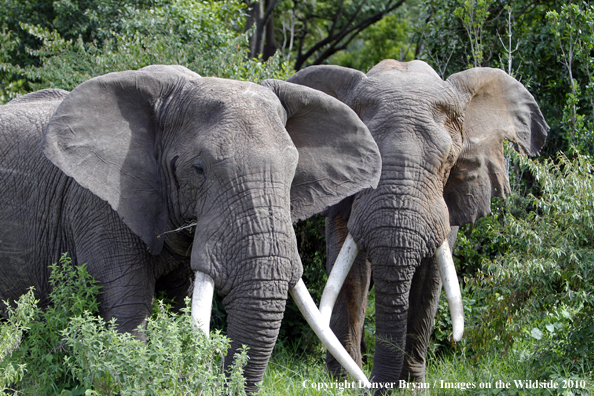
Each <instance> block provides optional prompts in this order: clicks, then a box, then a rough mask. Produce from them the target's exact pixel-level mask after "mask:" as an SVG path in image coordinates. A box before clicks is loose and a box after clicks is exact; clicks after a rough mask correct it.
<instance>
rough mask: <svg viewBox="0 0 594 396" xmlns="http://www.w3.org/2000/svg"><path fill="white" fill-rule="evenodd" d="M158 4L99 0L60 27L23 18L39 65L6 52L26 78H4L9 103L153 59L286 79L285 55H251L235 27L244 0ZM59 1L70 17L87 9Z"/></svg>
mask: <svg viewBox="0 0 594 396" xmlns="http://www.w3.org/2000/svg"><path fill="white" fill-rule="evenodd" d="M154 3H155V4H153V5H151V6H150V7H147V8H134V7H133V6H132V5H130V4H128V3H122V4H120V5H119V6H118V3H116V2H107V3H104V2H97V3H95V2H93V3H92V5H93V7H91V6H90V5H88V4H87V5H86V6H85V7H89V8H85V9H86V11H85V12H84V13H83V14H84V15H83V17H81V18H82V19H80V20H76V19H75V20H71V19H69V18H67V17H64V21H70V22H71V25H68V26H66V22H64V24H61V25H60V24H58V22H59V21H60V20H61V19H59V18H58V19H55V20H54V22H55V23H56V25H51V26H49V27H48V26H44V25H41V24H33V23H26V22H25V23H21V24H20V25H19V29H20V31H22V32H25V33H26V37H27V38H34V39H35V40H34V42H35V43H36V45H35V46H27V47H26V53H27V54H28V56H29V58H30V59H33V60H35V62H33V63H26V62H25V63H23V62H20V63H19V62H14V60H13V62H10V61H9V60H10V59H8V60H6V59H5V58H7V56H4V57H3V58H2V59H0V61H3V63H2V64H1V65H0V66H1V70H4V72H5V74H10V75H12V76H18V79H17V81H20V85H18V86H17V87H16V88H15V87H14V86H12V85H7V84H6V83H5V86H4V87H3V90H4V91H5V100H6V99H8V98H9V97H12V96H14V95H15V94H16V93H23V91H25V90H26V91H33V90H37V89H42V88H47V87H59V88H63V89H72V88H74V87H75V86H77V85H78V84H80V83H82V82H84V81H86V80H88V79H90V78H92V77H95V76H98V75H102V74H106V73H109V72H113V71H121V70H130V69H139V68H142V67H144V66H147V65H151V64H179V65H183V66H186V67H188V68H189V69H191V70H194V71H196V72H197V73H199V74H201V75H204V76H212V77H226V78H234V79H239V80H249V81H254V82H259V81H261V80H263V79H266V78H282V79H284V78H286V77H288V71H287V67H286V66H285V65H284V64H282V63H281V62H280V60H279V57H273V58H272V59H271V60H269V61H268V62H265V63H261V62H258V61H256V60H248V58H247V49H246V45H247V34H240V33H238V32H237V30H236V29H237V28H241V24H242V18H243V8H244V5H243V3H242V2H241V1H239V0H224V1H217V2H214V1H190V0H167V1H155V2H154ZM58 4H59V5H60V6H59V7H57V8H56V10H57V11H56V12H58V11H59V12H62V13H65V14H64V15H70V13H75V14H76V13H77V12H78V11H76V10H79V9H81V7H82V3H74V2H66V1H62V2H57V3H56V6H57V5H58ZM69 7H70V8H69ZM73 7H74V8H73ZM77 7H78V8H77ZM118 7H119V8H118ZM67 10H71V11H67ZM72 10H74V11H72ZM60 15H62V14H60ZM25 21H26V20H25ZM3 32H4V33H3V35H2V36H0V39H2V40H10V39H11V37H13V36H14V34H13V33H11V31H3ZM85 32H86V33H85ZM75 33H76V34H75ZM83 33H84V34H83ZM4 52H7V51H3V52H2V53H4ZM2 53H0V55H1V54H2ZM7 80H10V79H7ZM13 80H14V79H13ZM23 81H24V82H25V83H26V84H24V85H23ZM13 88H15V89H17V91H15V90H14V89H13Z"/></svg>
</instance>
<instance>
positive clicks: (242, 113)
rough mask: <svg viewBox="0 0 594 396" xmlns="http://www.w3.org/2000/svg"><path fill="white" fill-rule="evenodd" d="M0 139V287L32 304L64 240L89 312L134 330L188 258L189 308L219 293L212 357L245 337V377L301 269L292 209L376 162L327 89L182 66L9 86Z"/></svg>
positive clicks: (316, 207)
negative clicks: (224, 338)
mask: <svg viewBox="0 0 594 396" xmlns="http://www.w3.org/2000/svg"><path fill="white" fill-rule="evenodd" d="M0 139H1V140H0V201H1V207H2V210H0V271H1V272H0V298H1V300H6V299H15V298H17V297H18V296H19V295H21V294H22V293H24V292H25V291H26V290H27V288H28V287H30V286H34V287H35V288H36V291H37V297H38V298H41V299H42V302H44V303H46V304H47V294H48V287H49V286H48V276H49V274H48V265H49V264H51V263H52V262H56V261H57V260H58V258H59V257H60V254H61V253H62V252H69V254H70V255H71V256H72V257H73V259H74V261H75V263H77V264H82V263H88V270H89V272H90V274H91V275H92V276H94V277H95V279H97V280H98V281H100V284H101V285H102V294H101V295H100V296H99V299H100V313H101V315H102V316H103V317H104V318H106V319H110V318H117V324H118V326H119V330H121V331H133V330H134V329H136V328H137V326H139V325H142V324H143V323H144V321H145V319H146V318H147V317H148V315H150V312H151V307H152V301H153V296H154V294H155V292H157V291H165V292H166V293H167V294H168V295H169V297H176V298H177V301H178V302H180V301H182V300H183V297H184V296H185V295H187V294H188V292H189V291H190V292H191V290H192V282H193V277H194V273H195V274H196V281H195V282H194V283H195V285H194V296H193V299H194V300H195V301H196V304H197V306H198V308H196V309H195V307H194V306H193V307H192V311H193V315H194V311H195V310H198V311H200V309H201V308H200V306H203V307H206V311H207V312H206V315H204V312H202V313H200V312H198V313H197V314H196V316H195V317H197V318H205V317H206V319H205V320H206V321H207V322H208V317H209V315H210V301H208V302H207V303H205V302H204V301H203V300H204V299H203V296H204V292H203V291H204V290H205V289H208V287H209V284H210V286H214V288H216V290H218V293H219V294H220V295H221V296H224V300H223V302H224V304H225V306H226V310H227V312H228V336H229V337H230V338H231V340H232V347H231V350H230V352H229V354H228V356H227V362H226V364H229V360H230V359H231V357H232V356H233V353H234V351H235V350H236V349H237V348H238V347H240V346H241V345H242V344H246V345H247V346H248V347H249V348H250V349H249V352H248V354H249V357H250V360H249V363H248V364H247V366H246V368H245V376H246V379H247V390H248V391H254V390H256V389H257V387H256V386H255V383H257V382H258V381H260V380H262V377H263V374H264V371H265V368H266V365H267V363H268V360H269V358H270V354H271V352H272V348H273V346H274V343H275V341H276V337H277V334H278V330H279V327H280V324H281V320H282V317H283V312H284V309H285V302H286V299H287V295H288V292H289V291H290V290H291V289H292V288H293V287H294V286H295V285H296V284H299V282H301V281H300V277H301V274H302V264H301V261H300V258H299V255H298V252H297V245H296V239H295V234H294V231H293V228H292V222H294V221H296V220H298V219H304V218H307V217H309V216H311V215H313V214H315V213H317V212H320V211H322V210H324V209H325V208H326V207H328V206H330V205H333V204H336V203H337V202H339V201H340V200H342V199H343V198H345V197H347V196H349V195H351V194H354V193H355V192H357V191H359V190H361V189H363V188H368V187H374V186H376V185H377V182H378V180H379V171H380V167H381V159H380V157H379V152H378V149H377V145H376V143H375V142H374V140H373V138H372V137H371V135H370V134H369V131H368V130H367V129H366V127H365V125H364V124H363V123H361V122H360V121H359V119H358V118H357V116H356V114H355V113H354V112H353V111H352V110H351V109H349V108H348V107H347V106H346V105H344V104H343V103H341V102H339V101H338V100H336V99H334V98H332V97H330V96H328V95H326V94H323V93H321V92H319V91H316V90H313V89H310V88H307V87H302V86H299V85H295V84H290V83H286V82H283V81H277V80H267V81H265V82H264V83H263V84H262V85H256V84H253V83H249V82H239V81H232V80H225V79H217V78H202V77H200V76H199V75H197V74H196V73H193V72H191V71H190V70H188V69H185V68H183V67H181V66H149V67H146V68H144V69H141V70H138V71H125V72H117V73H110V74H107V75H104V76H100V77H97V78H93V79H91V80H89V81H87V82H85V83H83V84H81V85H79V86H78V87H76V88H75V89H74V90H73V91H72V92H71V93H68V92H66V91H62V90H52V89H50V90H43V91H39V92H36V93H32V94H28V95H25V96H22V97H20V98H18V99H16V100H13V101H11V102H10V103H8V104H6V105H4V106H2V107H0ZM192 223H195V227H192V228H189V227H186V228H184V226H187V225H189V224H192ZM172 230H177V231H176V232H169V231H172ZM298 281H299V282H298ZM206 295H207V296H208V293H206ZM210 297H212V294H211V295H210ZM201 299H202V300H201ZM207 299H208V298H207ZM201 304H202V305H201ZM316 312H317V311H316ZM347 356H348V355H347Z"/></svg>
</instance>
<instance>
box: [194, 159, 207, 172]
mask: <svg viewBox="0 0 594 396" xmlns="http://www.w3.org/2000/svg"><path fill="white" fill-rule="evenodd" d="M193 167H194V171H195V172H196V173H197V174H199V175H200V176H203V175H204V169H205V168H206V165H205V164H204V161H203V160H202V159H201V158H198V159H196V160H195V161H194V165H193Z"/></svg>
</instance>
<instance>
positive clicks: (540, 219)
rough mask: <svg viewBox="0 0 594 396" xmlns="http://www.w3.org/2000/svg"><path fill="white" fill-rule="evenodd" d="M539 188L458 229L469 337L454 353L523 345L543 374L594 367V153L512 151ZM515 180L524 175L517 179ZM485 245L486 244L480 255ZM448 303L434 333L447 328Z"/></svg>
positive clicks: (481, 353) (579, 372) (587, 371)
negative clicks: (541, 155) (541, 156)
mask: <svg viewBox="0 0 594 396" xmlns="http://www.w3.org/2000/svg"><path fill="white" fill-rule="evenodd" d="M508 155H509V156H510V157H511V160H512V165H513V166H514V168H513V169H515V171H519V172H526V173H529V174H530V175H531V176H532V177H533V180H534V181H533V182H534V185H533V186H531V188H530V189H527V188H526V186H524V187H519V188H516V189H514V191H513V192H512V193H511V194H510V196H509V197H508V201H507V203H506V204H505V205H503V204H502V203H501V202H498V206H495V205H493V211H494V214H493V215H490V216H487V217H486V218H484V219H482V220H480V221H478V222H477V223H476V224H475V226H474V228H466V233H464V231H463V232H462V233H460V234H461V235H460V236H459V245H458V246H457V248H456V250H455V257H456V258H457V259H462V260H461V261H460V262H459V264H461V269H462V271H461V274H462V275H463V276H464V283H465V287H464V303H465V310H467V311H465V312H466V318H467V326H466V327H467V332H466V336H465V337H466V338H467V340H466V341H465V342H463V343H462V344H461V345H458V346H454V347H453V349H449V352H452V351H454V350H455V351H458V352H460V351H463V352H464V353H465V354H466V355H467V356H468V357H470V358H471V359H472V360H475V361H480V360H481V359H484V357H485V356H487V355H489V354H492V353H493V351H498V353H500V354H502V355H507V354H510V353H513V351H514V350H516V351H517V350H518V349H522V354H523V359H524V361H525V362H526V363H531V364H532V365H533V366H534V370H535V372H536V373H539V375H541V376H542V377H543V378H551V379H559V378H561V379H569V378H574V377H575V378H582V379H583V378H591V376H592V375H593V374H594V364H593V362H594V342H593V340H594V321H592V317H593V316H594V208H593V206H592V202H594V174H593V170H594V166H593V163H592V161H591V158H590V157H589V156H584V155H579V154H578V155H576V157H575V158H574V159H569V158H567V157H566V156H565V155H563V154H562V153H559V154H558V156H557V158H556V160H555V161H553V160H550V159H548V160H543V161H538V160H530V159H528V158H526V157H525V156H522V155H520V154H518V153H516V152H515V151H512V150H509V151H508ZM512 179H517V177H515V178H512ZM478 246H480V247H481V249H482V251H480V252H477V251H476V249H477V247H478ZM442 305H443V306H440V310H439V313H438V316H437V320H436V324H437V328H436V331H435V335H434V336H435V338H436V339H437V341H438V342H439V344H438V345H440V346H441V349H440V350H442V351H448V349H447V348H445V349H444V342H443V341H444V340H443V337H441V338H440V335H441V334H442V333H443V332H444V331H447V329H449V327H447V326H448V324H447V320H446V319H444V317H445V316H446V315H447V313H446V312H445V308H446V307H445V305H444V304H442Z"/></svg>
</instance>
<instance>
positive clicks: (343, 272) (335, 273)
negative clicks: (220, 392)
mask: <svg viewBox="0 0 594 396" xmlns="http://www.w3.org/2000/svg"><path fill="white" fill-rule="evenodd" d="M357 253H358V249H357V244H356V243H355V241H354V239H353V237H352V236H351V234H348V236H347V238H346V240H345V242H344V244H343V246H342V249H341V251H340V253H339V254H338V257H337V259H336V263H335V264H334V267H333V268H332V272H331V273H330V276H329V277H328V282H327V283H326V287H325V288H324V292H323V294H322V300H321V302H320V309H319V310H318V308H317V307H316V304H315V303H314V301H313V299H312V298H311V295H310V294H309V292H308V291H307V287H306V286H305V284H304V283H303V280H302V279H299V282H297V284H296V285H295V287H294V288H293V289H291V290H290V293H291V295H292V296H293V299H294V300H295V303H296V304H297V307H299V310H300V311H301V313H302V314H303V316H304V317H305V320H307V323H308V324H309V325H310V326H311V328H312V329H313V331H314V332H315V333H316V335H317V336H318V337H319V338H320V340H321V341H322V343H323V344H324V346H325V347H326V348H327V349H328V351H330V353H331V354H332V355H333V356H334V357H335V358H336V360H338V361H339V362H340V364H342V366H343V367H344V368H345V369H346V370H347V371H348V373H349V374H351V375H352V376H353V377H354V378H355V379H356V380H358V381H360V382H361V385H363V386H366V387H370V386H371V385H370V383H369V381H368V379H367V377H366V376H365V374H364V373H363V371H362V370H361V369H360V368H359V366H358V365H357V363H355V361H354V360H353V359H352V358H351V356H350V355H349V354H348V352H347V351H346V350H345V349H344V347H343V346H342V344H341V343H340V341H338V338H336V336H335V335H334V333H333V332H332V330H330V316H331V315H332V308H333V307H334V303H335V302H336V298H337V297H338V294H339V293H340V289H341V288H342V285H343V283H344V280H345V279H346V277H347V274H348V273H349V271H350V269H351V267H352V265H353V262H354V261H355V257H357ZM435 257H436V259H437V263H438V266H439V272H440V274H441V279H442V281H443V284H444V287H445V291H446V297H447V300H448V305H449V307H450V315H451V316H452V327H453V337H454V341H456V342H457V341H460V340H461V339H462V334H463V333H464V310H463V308H462V294H461V293H460V285H459V284H458V277H457V276H456V268H455V267H454V261H453V259H452V253H451V251H450V246H449V244H448V240H447V239H446V240H445V241H444V242H443V244H442V245H441V246H440V247H439V248H438V249H437V251H436V252H435ZM213 295H214V281H213V279H212V278H211V277H210V276H208V275H206V274H205V273H203V272H200V271H196V279H195V282H194V293H193V295H192V319H193V321H194V323H195V324H196V326H197V327H198V328H200V329H201V330H202V331H203V332H204V333H205V334H206V335H208V334H209V333H210V312H211V309H212V298H213Z"/></svg>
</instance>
